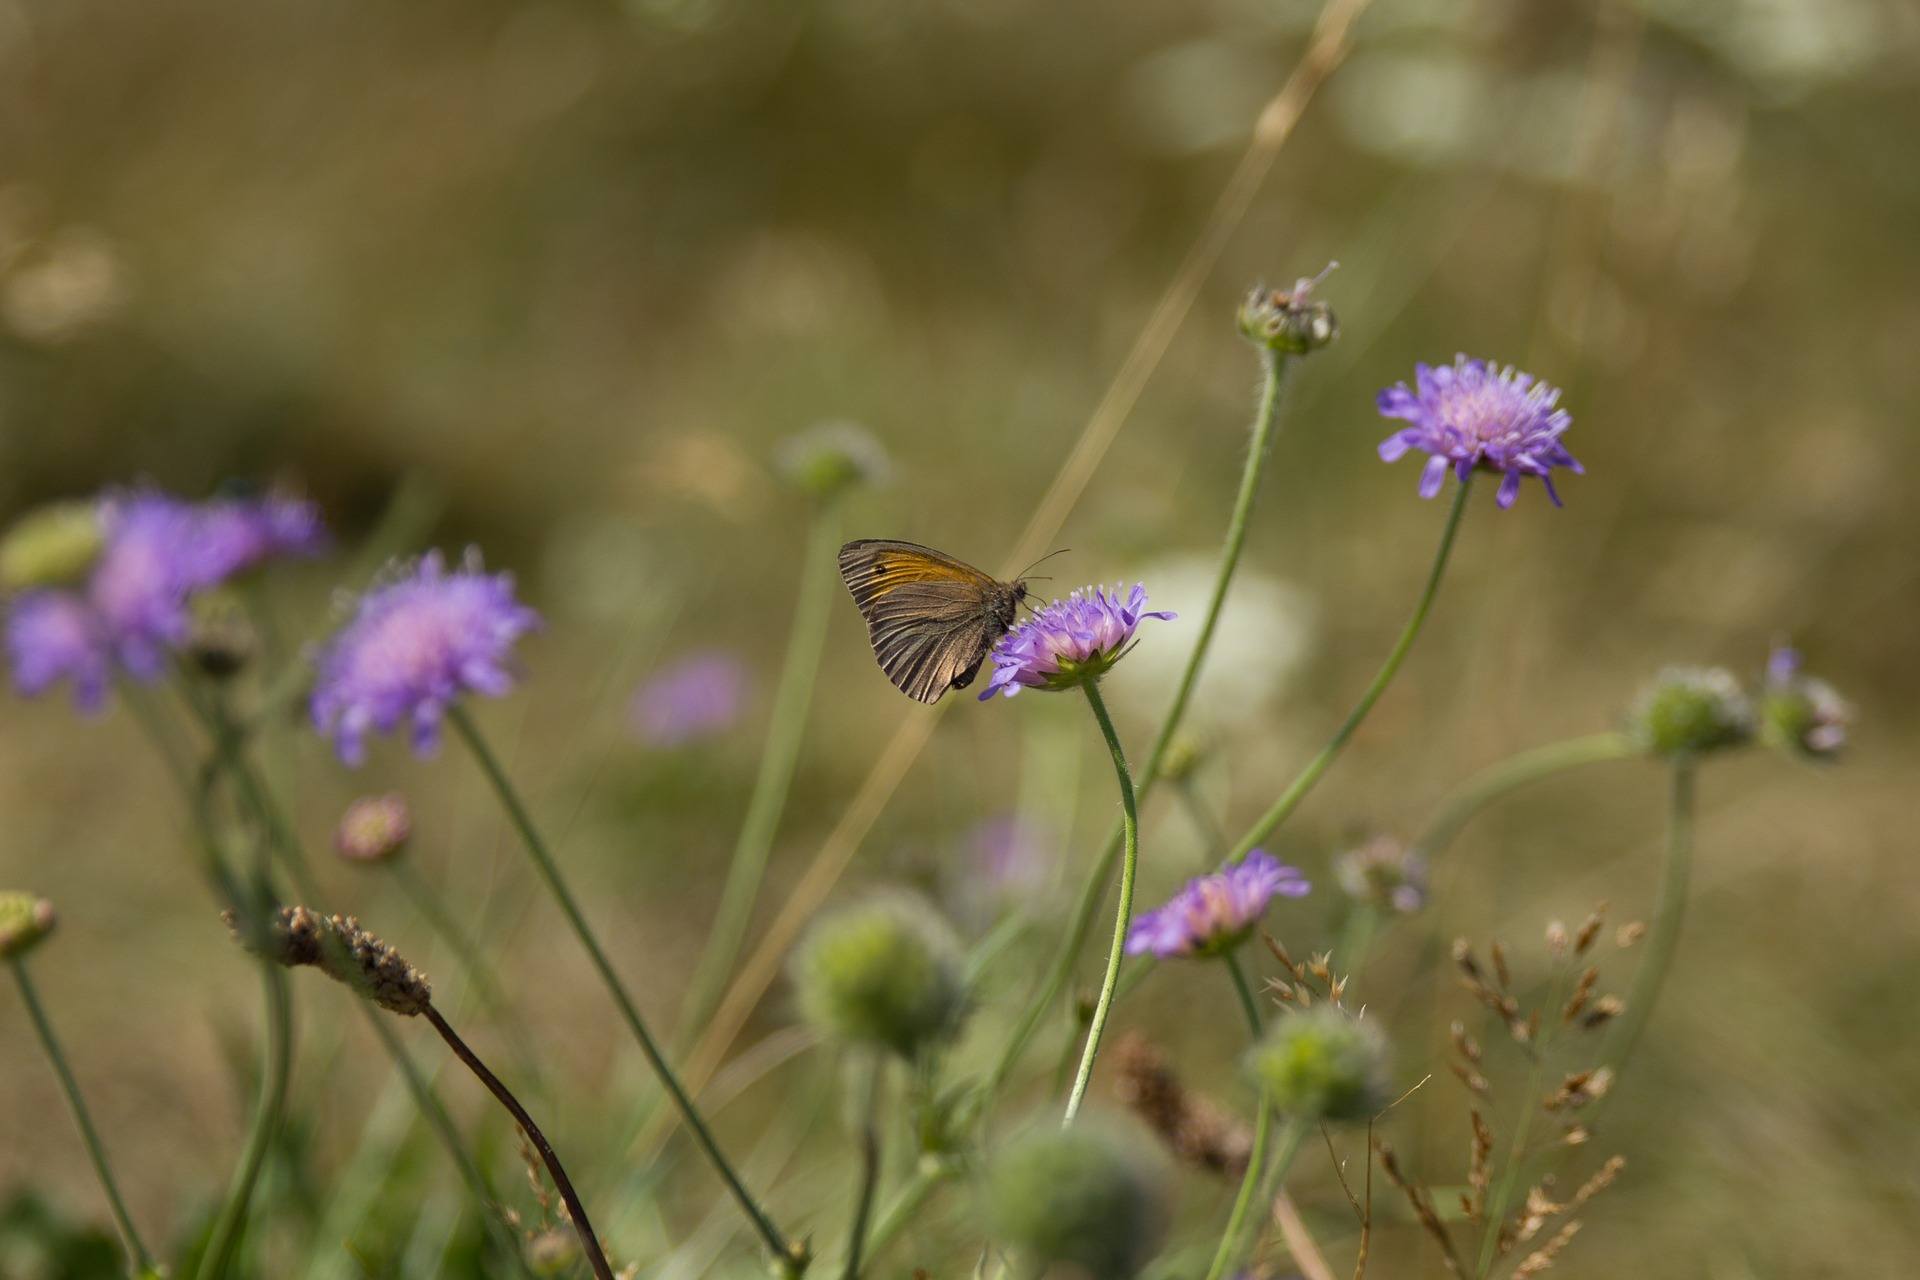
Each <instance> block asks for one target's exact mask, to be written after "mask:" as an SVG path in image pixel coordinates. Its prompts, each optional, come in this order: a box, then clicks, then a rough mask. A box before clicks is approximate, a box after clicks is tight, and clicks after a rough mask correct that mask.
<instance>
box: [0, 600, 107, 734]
mask: <svg viewBox="0 0 1920 1280" xmlns="http://www.w3.org/2000/svg"><path fill="white" fill-rule="evenodd" d="M6 646H7V662H8V665H10V666H11V667H12V668H13V686H14V688H15V689H16V690H18V691H19V693H20V695H21V696H22V697H27V698H32V697H38V696H39V695H40V694H42V693H45V692H46V691H47V690H48V689H49V688H51V687H52V686H53V685H55V684H57V683H58V682H60V681H61V680H69V681H71V682H72V683H73V702H74V705H75V706H77V707H79V708H80V710H82V711H98V710H99V709H100V707H101V705H102V704H103V703H104V702H105V701H106V697H107V686H108V685H109V684H110V683H111V682H112V680H113V651H112V647H111V645H110V644H109V642H108V639H107V633H106V630H105V628H104V627H103V626H102V624H101V620H100V615H99V614H98V613H97V612H95V610H94V609H93V607H92V606H91V605H89V604H88V603H87V602H86V600H85V599H83V598H82V597H81V596H79V595H77V594H76V593H74V592H71V591H29V592H27V593H25V594H24V595H21V596H18V597H16V598H15V599H14V601H13V603H12V605H11V606H10V607H9V608H8V610H7V631H6Z"/></svg>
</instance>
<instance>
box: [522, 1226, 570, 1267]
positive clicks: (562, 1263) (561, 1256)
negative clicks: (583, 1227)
mask: <svg viewBox="0 0 1920 1280" xmlns="http://www.w3.org/2000/svg"><path fill="white" fill-rule="evenodd" d="M578 1261H580V1241H579V1238H578V1237H576V1236H575V1235H574V1234H573V1232H571V1231H542V1232H540V1233H539V1234H538V1235H536V1236H534V1237H533V1238H532V1239H531V1240H528V1241H527V1265H528V1266H530V1267H532V1268H533V1274H535V1275H536V1276H543V1277H544V1276H564V1275H568V1274H570V1273H571V1272H572V1270H573V1265H574V1263H576V1262H578Z"/></svg>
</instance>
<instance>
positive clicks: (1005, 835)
mask: <svg viewBox="0 0 1920 1280" xmlns="http://www.w3.org/2000/svg"><path fill="white" fill-rule="evenodd" d="M1049 843H1050V842H1049V841H1048V840H1047V838H1046V833H1045V832H1043V831H1041V830H1040V829H1038V828H1036V827H1035V826H1034V825H1033V824H1032V823H1029V822H1026V821H1024V820H1023V819H1021V818H1019V817H1017V816H1015V815H1013V814H1010V813H1009V814H1002V815H1001V816H999V817H997V818H988V819H987V820H986V821H984V822H982V823H980V824H979V825H978V826H976V827H975V828H974V829H973V830H972V831H971V832H969V833H968V835H967V845H968V852H969V853H970V854H971V857H970V858H969V862H970V864H971V874H972V875H974V876H978V877H979V878H980V879H981V880H982V881H983V882H984V883H985V885H986V886H987V887H988V888H990V889H991V890H992V891H993V892H994V893H996V894H1028V893H1032V892H1033V891H1034V890H1036V889H1038V888H1039V887H1040V884H1041V882H1042V881H1043V880H1044V879H1045V878H1046V869H1047V850H1048V847H1049Z"/></svg>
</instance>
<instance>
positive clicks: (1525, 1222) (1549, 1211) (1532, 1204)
mask: <svg viewBox="0 0 1920 1280" xmlns="http://www.w3.org/2000/svg"><path fill="white" fill-rule="evenodd" d="M1565 1208H1566V1206H1565V1205H1563V1204H1555V1203H1554V1202H1553V1197H1552V1196H1550V1195H1548V1194H1547V1189H1546V1187H1545V1186H1536V1187H1530V1188H1528V1189H1527V1203H1526V1206H1525V1207H1524V1208H1523V1209H1522V1210H1521V1211H1520V1226H1519V1228H1518V1229H1517V1230H1516V1231H1515V1233H1514V1238H1515V1239H1516V1240H1517V1241H1519V1242H1520V1243H1521V1244H1525V1243H1526V1242H1527V1241H1529V1240H1531V1239H1533V1238H1534V1237H1535V1236H1537V1235H1539V1234H1540V1228H1542V1227H1544V1226H1546V1225H1547V1223H1548V1221H1550V1220H1551V1219H1553V1218H1554V1217H1557V1216H1558V1215H1559V1213H1560V1211H1561V1210H1562V1209H1565Z"/></svg>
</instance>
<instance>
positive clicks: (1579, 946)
mask: <svg viewBox="0 0 1920 1280" xmlns="http://www.w3.org/2000/svg"><path fill="white" fill-rule="evenodd" d="M1606 918H1607V904H1606V903H1604V902H1602V903H1601V904H1600V905H1598V906H1596V907H1595V908H1594V909H1593V914H1592V915H1590V916H1588V917H1587V919H1586V923H1584V924H1582V925H1581V926H1580V932H1579V933H1577V934H1575V935H1574V939H1573V954H1575V955H1577V956H1583V955H1585V954H1587V951H1588V949H1589V948H1591V947H1592V946H1593V940H1594V939H1595V938H1597V937H1599V936H1600V926H1601V924H1603V923H1604V922H1605V921H1606Z"/></svg>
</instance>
